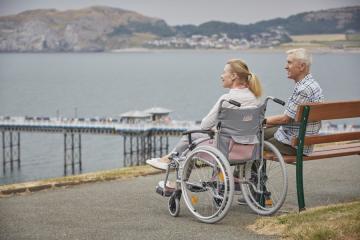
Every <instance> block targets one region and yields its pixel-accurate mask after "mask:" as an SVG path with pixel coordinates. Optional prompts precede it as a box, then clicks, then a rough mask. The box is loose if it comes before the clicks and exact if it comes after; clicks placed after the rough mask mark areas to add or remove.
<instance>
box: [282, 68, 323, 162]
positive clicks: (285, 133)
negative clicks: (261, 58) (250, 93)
mask: <svg viewBox="0 0 360 240" xmlns="http://www.w3.org/2000/svg"><path fill="white" fill-rule="evenodd" d="M323 99H324V96H323V94H322V90H321V88H320V86H319V84H318V83H317V82H316V81H315V80H314V78H313V77H312V76H311V74H308V75H306V76H305V78H304V79H302V80H301V81H299V82H297V83H296V84H295V88H294V91H293V93H292V95H291V96H290V98H289V99H288V101H287V104H286V108H285V112H284V114H285V115H287V116H289V117H291V118H292V119H295V115H296V111H297V107H298V106H299V105H300V104H302V103H307V102H322V101H323ZM291 123H292V122H290V124H289V125H291ZM320 128H321V122H311V123H308V124H307V127H306V135H314V134H317V133H318V132H319V130H320ZM299 129H300V127H299V126H281V127H279V129H278V130H277V131H276V133H275V138H276V139H277V140H278V141H280V142H282V143H285V144H288V145H291V138H292V137H293V136H297V135H298V133H299ZM312 150H313V146H304V154H305V155H309V154H310V153H311V152H312Z"/></svg>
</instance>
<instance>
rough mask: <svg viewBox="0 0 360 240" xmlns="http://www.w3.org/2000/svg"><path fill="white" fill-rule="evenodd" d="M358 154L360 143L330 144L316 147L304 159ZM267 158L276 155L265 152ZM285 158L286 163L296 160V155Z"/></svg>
mask: <svg viewBox="0 0 360 240" xmlns="http://www.w3.org/2000/svg"><path fill="white" fill-rule="evenodd" d="M357 154H360V143H352V144H342V145H330V146H327V147H322V148H319V149H316V151H314V152H313V153H312V154H311V155H309V156H304V157H303V161H309V160H317V159H324V158H333V157H342V156H350V155H357ZM265 158H266V159H268V160H276V159H275V156H274V155H272V154H269V153H266V154H265ZM283 158H284V161H285V162H286V163H293V162H295V161H296V156H290V155H283Z"/></svg>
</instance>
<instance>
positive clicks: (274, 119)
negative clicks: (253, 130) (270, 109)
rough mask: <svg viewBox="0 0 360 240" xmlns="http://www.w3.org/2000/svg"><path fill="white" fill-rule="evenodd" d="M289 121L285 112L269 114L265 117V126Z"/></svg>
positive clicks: (289, 118)
mask: <svg viewBox="0 0 360 240" xmlns="http://www.w3.org/2000/svg"><path fill="white" fill-rule="evenodd" d="M290 121H291V117H289V116H288V115H285V114H282V115H275V116H270V117H267V118H266V126H268V127H269V126H271V125H284V124H288V123H290Z"/></svg>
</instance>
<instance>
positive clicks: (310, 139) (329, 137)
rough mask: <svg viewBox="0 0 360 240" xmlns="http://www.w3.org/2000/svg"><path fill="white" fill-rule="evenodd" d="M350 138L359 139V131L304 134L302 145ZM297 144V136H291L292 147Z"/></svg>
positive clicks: (349, 139)
mask: <svg viewBox="0 0 360 240" xmlns="http://www.w3.org/2000/svg"><path fill="white" fill-rule="evenodd" d="M351 140H360V131H359V132H344V133H334V134H326V135H311V136H306V137H305V139H304V145H313V144H319V143H330V142H343V141H351ZM297 144H298V138H296V137H294V138H292V140H291V145H292V146H293V147H294V146H296V145H297Z"/></svg>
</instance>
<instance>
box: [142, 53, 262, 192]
mask: <svg viewBox="0 0 360 240" xmlns="http://www.w3.org/2000/svg"><path fill="white" fill-rule="evenodd" d="M220 79H221V81H222V85H223V87H224V88H229V89H230V91H229V92H228V93H226V94H224V95H222V96H221V97H220V98H219V99H218V101H217V102H216V103H215V105H214V106H213V107H212V108H211V110H210V112H209V113H208V114H207V115H206V116H205V117H204V118H203V119H202V121H201V129H202V130H211V129H214V128H215V124H216V118H217V112H218V109H219V105H220V103H221V102H222V100H230V99H232V100H235V101H236V102H238V103H240V104H241V107H253V106H257V105H259V103H260V101H259V98H260V97H261V94H262V88H261V84H260V81H259V79H258V78H257V77H256V75H255V74H253V73H252V72H251V71H250V69H249V67H248V66H247V64H246V63H245V62H244V61H242V60H240V59H231V60H229V61H228V62H227V63H226V64H225V67H224V71H223V73H222V74H221V76H220ZM224 107H227V108H237V107H236V106H235V105H233V104H230V103H228V102H224ZM204 137H208V134H204V133H194V134H192V135H191V138H192V140H196V139H199V138H204ZM188 145H189V142H188V138H187V137H186V136H184V137H182V138H181V140H180V141H179V142H178V144H176V146H175V148H174V149H173V151H172V152H176V153H178V154H181V153H182V152H183V151H184V150H185V149H186V148H187V147H188ZM146 163H147V164H149V165H151V166H152V167H154V168H157V169H162V170H167V168H168V164H169V163H170V159H169V155H166V156H163V157H161V158H152V159H149V160H147V161H146ZM166 187H168V188H174V187H175V183H171V182H168V183H167V185H166Z"/></svg>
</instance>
